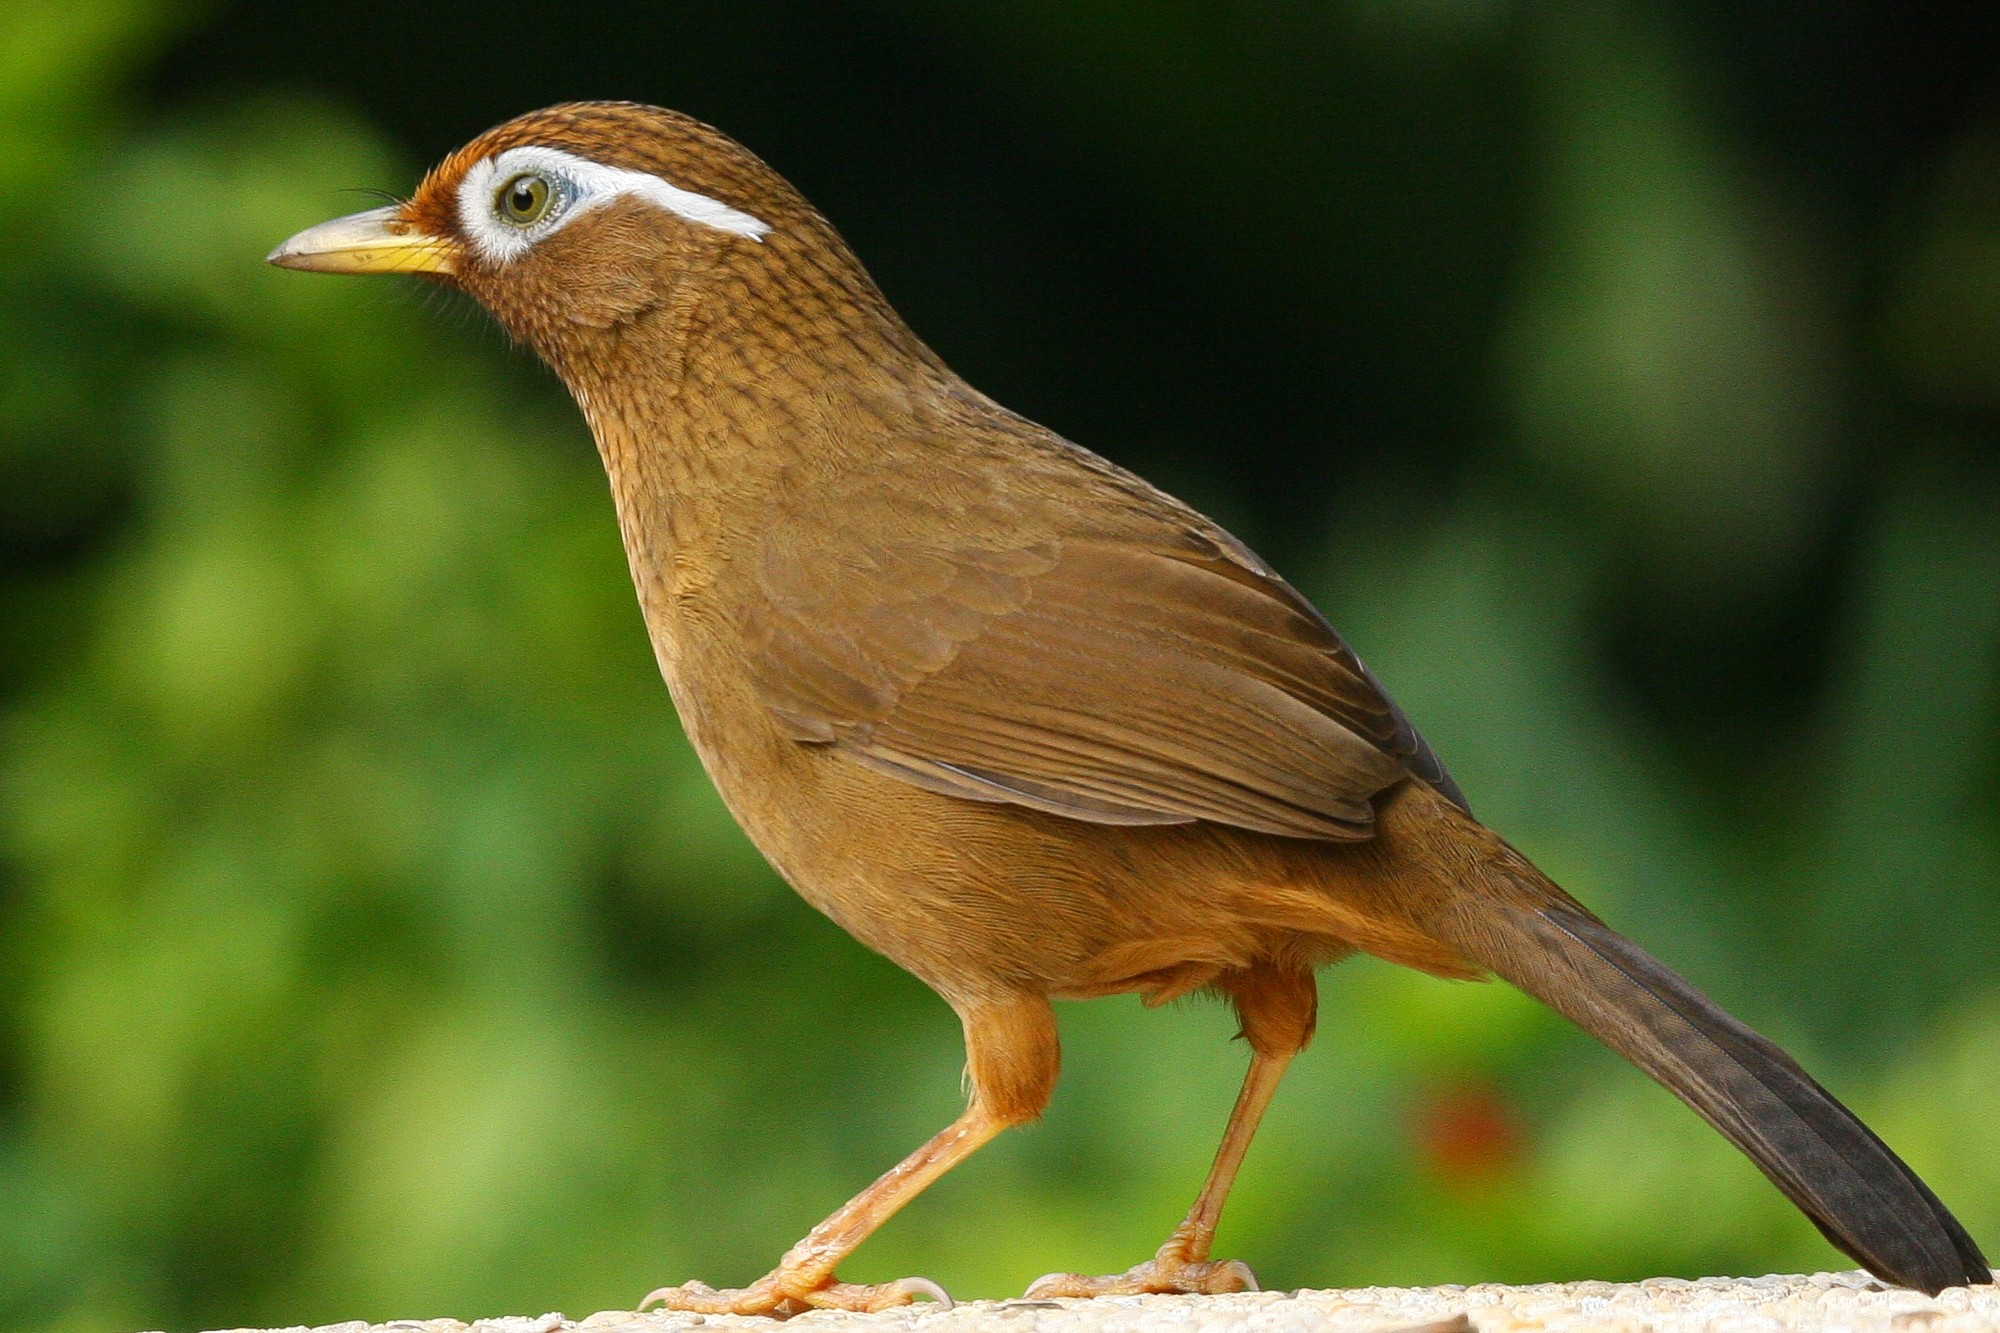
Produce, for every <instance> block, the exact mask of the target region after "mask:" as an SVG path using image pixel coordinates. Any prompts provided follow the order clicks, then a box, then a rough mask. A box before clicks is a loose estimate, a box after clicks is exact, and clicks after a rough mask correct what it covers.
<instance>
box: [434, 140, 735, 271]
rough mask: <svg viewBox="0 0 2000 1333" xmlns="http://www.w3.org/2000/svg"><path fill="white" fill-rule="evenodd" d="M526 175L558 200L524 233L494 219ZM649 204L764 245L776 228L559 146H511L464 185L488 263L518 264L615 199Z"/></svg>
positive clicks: (470, 225) (465, 209)
mask: <svg viewBox="0 0 2000 1333" xmlns="http://www.w3.org/2000/svg"><path fill="white" fill-rule="evenodd" d="M524 171H534V172H539V173H541V174H542V175H543V176H546V177H547V178H548V181H549V186H550V189H551V191H552V193H553V195H554V197H553V198H552V199H551V200H550V201H549V211H548V212H547V214H545V215H544V216H543V217H542V219H541V220H540V221H538V222H535V223H533V224H531V225H529V226H525V227H521V226H515V225H513V224H510V223H506V222H502V221H501V220H500V219H499V218H498V217H496V216H494V212H493V208H494V195H495V193H496V192H497V191H498V190H499V188H500V187H501V186H502V185H504V184H505V183H506V182H508V181H510V180H512V179H513V178H514V177H516V176H518V175H520V174H521V173H522V172H524ZM624 198H631V199H643V200H645V201H646V202H647V203H649V204H652V205H653V206H655V207H656V208H662V209H665V210H666V211H667V212H669V213H672V214H674V215H676V216H677V217H683V218H686V219H687V220H688V221H689V222H697V223H700V224H701V225H702V226H704V227H713V228H715V229H716V230H717V231H726V232H730V233H733V234H734V235H737V236H744V237H748V238H749V239H750V240H753V241H761V240H763V239H764V237H765V236H766V235H768V234H769V232H770V230H771V224H770V223H768V222H765V221H764V220H763V219H762V218H755V217H752V216H750V214H748V213H743V212H739V211H738V210H736V209H734V208H731V207H730V206H729V205H728V204H725V203H723V202H722V201H721V200H720V199H711V198H709V197H708V196H707V195H705V194H696V193H695V192H694V191H692V190H683V189H681V188H680V187H679V186H677V185H671V184H669V183H668V182H667V181H665V180H663V179H661V178H660V177H658V176H655V175H653V174H652V173H651V172H646V171H630V170H627V169H626V168H624V167H607V166H605V165H604V164H603V163H602V162H592V161H591V160H590V159H589V158H587V157H578V156H577V155H576V154H574V153H566V152H564V151H563V150H562V149H560V148H542V147H536V146H528V147H522V148H509V149H508V150H507V151H506V152H504V153H501V154H499V155H498V156H495V157H489V158H484V159H482V160H480V161H478V162H475V163H474V164H473V165H472V169H471V170H469V171H467V172H466V173H465V179H464V180H462V181H460V182H459V185H458V219H459V222H460V224H461V225H463V226H464V228H465V234H466V236H467V237H468V238H469V239H470V240H471V242H472V247H473V249H475V250H477V251H478V252H479V255H480V257H481V258H482V259H485V260H486V261H487V262H489V263H495V264H504V263H506V262H508V261H509V260H514V259H519V258H520V257H521V256H522V255H524V254H526V253H527V252H528V251H529V250H531V249H533V248H534V245H535V243H536V242H537V241H539V240H541V239H542V238H543V237H545V236H548V235H550V234H552V233H554V232H558V231H561V230H562V229H563V228H564V227H566V226H568V225H569V224H570V222H571V221H572V220H574V219H575V218H577V217H580V216H581V215H583V214H584V213H587V212H589V211H590V210H591V209H593V208H600V207H602V206H603V205H605V204H608V203H610V202H611V201H612V200H614V199H624Z"/></svg>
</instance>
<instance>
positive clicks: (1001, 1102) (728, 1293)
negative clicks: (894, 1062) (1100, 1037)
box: [639, 997, 1058, 1318]
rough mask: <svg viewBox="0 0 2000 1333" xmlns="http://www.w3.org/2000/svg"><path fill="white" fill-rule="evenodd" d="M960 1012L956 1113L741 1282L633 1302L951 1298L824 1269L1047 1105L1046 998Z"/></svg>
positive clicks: (800, 1305) (689, 1306)
mask: <svg viewBox="0 0 2000 1333" xmlns="http://www.w3.org/2000/svg"><path fill="white" fill-rule="evenodd" d="M961 1018H962V1019H963V1021H964V1024H965V1047H966V1065H967V1072H968V1073H969V1075H970V1077H971V1081H972V1104H971V1106H970V1107H968V1108H967V1109H966V1112H965V1114H964V1115H962V1116H960V1117H959V1118H958V1119H956V1120H954V1121H953V1122H952V1123H951V1124H950V1125H949V1126H947V1127H946V1128H945V1129H944V1131H943V1132H941V1133H939V1134H938V1135H936V1136H935V1137H934V1138H932V1139H931V1140H930V1141H929V1142H928V1143H926V1144H924V1146H923V1147H921V1148H919V1149H917V1150H916V1151H915V1152H913V1153H911V1154H910V1155H909V1156H908V1157H905V1158H904V1159H903V1160H902V1161H901V1162H899V1163H897V1164H896V1165H895V1166H893V1167H891V1168H889V1170H888V1171H886V1172H884V1173H883V1174H882V1175H881V1176H880V1177H879V1178H878V1179H877V1180H876V1181H875V1183H874V1184H872V1185H870V1186H869V1187H868V1188H867V1189H865V1190H863V1191H861V1193H859V1194H857V1195H855V1196H854V1197H853V1198H852V1199H850V1200H848V1201H847V1203H845V1204H844V1205H842V1206H841V1207H840V1208H839V1209H837V1210H836V1211H835V1212H834V1214H833V1215H832V1216H831V1217H829V1218H827V1219H826V1220H825V1221H824V1222H821V1223H820V1224H819V1225H818V1226H816V1227H814V1228H813V1229H812V1231H811V1232H809V1233H808V1234H807V1235H806V1237H805V1239H804V1240H801V1241H800V1242H799V1243H798V1244H796V1245H794V1246H792V1248H791V1249H789V1250H787V1251H786V1252H785V1257H784V1258H783V1259H781V1260H779V1262H778V1266H777V1267H776V1268H774V1269H773V1270H771V1272H769V1273H768V1274H766V1275H765V1276H764V1277H762V1278H760V1279H758V1280H757V1281H756V1282H754V1283H752V1284H751V1285H750V1286H747V1287H736V1288H731V1289H728V1290H724V1291H717V1290H715V1289H714V1288H713V1287H710V1286H708V1285H706V1284H705V1283H701V1282H689V1283H685V1284H683V1285H681V1286H678V1287H661V1288H660V1289H659V1290H657V1291H654V1292H651V1293H649V1294H648V1295H647V1296H646V1298H645V1299H644V1300H642V1301H640V1302H639V1308H640V1309H642V1310H643V1309H644V1308H646V1307H647V1306H648V1305H651V1304H653V1303H654V1302H656V1301H657V1302H660V1303H661V1304H662V1305H663V1306H664V1307H665V1308H666V1309H669V1310H689V1311H694V1312H697V1313H701V1314H746V1315H775V1316H777V1317H779V1318H784V1317H787V1316H790V1315H794V1314H800V1313H803V1312H804V1311H806V1310H808V1309H814V1308H820V1309H838V1310H864V1311H865V1310H886V1309H888V1308H890V1307H891V1306H896V1305H907V1304H909V1303H910V1302H911V1301H912V1300H914V1299H915V1298H916V1297H917V1296H919V1295H924V1296H929V1297H930V1298H931V1299H933V1300H938V1301H942V1302H943V1303H945V1304H947V1305H949V1304H950V1303H951V1298H950V1297H949V1296H947V1295H945V1293H944V1291H943V1289H942V1288H940V1287H939V1286H938V1285H937V1284H936V1283H935V1282H931V1281H929V1280H927V1279H925V1278H904V1279H903V1280H901V1281H900V1282H885V1283H881V1284H879V1285H874V1286H865V1285H861V1284H858V1283H852V1282H841V1281H838V1280H836V1279H835V1277H834V1269H835V1267H836V1266H838V1265H839V1263H840V1261H841V1260H842V1259H845V1258H846V1257H847V1256H848V1255H849V1254H852V1253H853V1252H854V1250H855V1249H856V1248H857V1247H859V1246H860V1244H861V1242H863V1241H864V1240H867V1239H868V1237H869V1236H871V1235H873V1234H874V1233H875V1231H876V1230H877V1229H878V1228H879V1227H881V1226H882V1224H883V1223H885V1222H887V1221H888V1220H889V1219H890V1218H891V1217H893V1216H895V1215H896V1212H897V1211H898V1210H899V1209H901V1208H902V1206H903V1205H904V1204H906V1203H908V1202H909V1201H910V1200H912V1199H914V1198H916V1197H917V1195H919V1194H921V1193H923V1191H924V1189H925V1188H926V1187H928V1186H929V1185H930V1184H931V1183H932V1182H933V1181H935V1180H937V1179H938V1177H940V1176H942V1175H944V1173H945V1172H947V1171H949V1170H951V1168H952V1167H954V1166H957V1165H958V1164H959V1163H960V1162H962V1161H964V1160H965V1159H966V1158H968V1157H970V1156H972V1154H973V1153H975V1152H977V1151H978V1150H979V1149H980V1147H982V1146H983V1145H985V1144H986V1143H987V1142H989V1141H990V1140H991V1139H992V1138H993V1137H994V1136H995V1135H997V1134H998V1133H999V1132H1000V1131H1001V1130H1003V1129H1006V1128H1007V1127H1008V1126H1010V1125H1018V1124H1021V1123H1022V1122H1024V1121H1028V1120H1033V1119H1034V1118H1035V1117H1036V1116H1038V1115H1040V1114H1041V1112H1042V1109H1043V1108H1044V1107H1046V1106H1047V1105H1048V1099H1049V1094H1050V1092H1051V1091H1052V1090H1053V1089H1054V1087H1055V1078H1056V1066H1057V1061H1058V1048H1057V1043H1056V1029H1055V1016H1054V1015H1053V1014H1052V1013H1050V1011H1049V1006H1048V1001H1046V1000H1044V999H1041V998H1040V997H1033V998H1026V997H1024V998H1021V999H1018V1000H1014V1001H1011V1002H1008V1003H1005V1004H996V1005H987V1006H983V1007H980V1008H976V1009H968V1010H966V1011H964V1012H963V1013H962V1014H961Z"/></svg>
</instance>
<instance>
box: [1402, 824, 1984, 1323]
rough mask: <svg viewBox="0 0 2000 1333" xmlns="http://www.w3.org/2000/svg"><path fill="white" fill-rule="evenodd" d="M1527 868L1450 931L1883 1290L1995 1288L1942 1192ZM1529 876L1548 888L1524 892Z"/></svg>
mask: <svg viewBox="0 0 2000 1333" xmlns="http://www.w3.org/2000/svg"><path fill="white" fill-rule="evenodd" d="M1510 850H1511V849H1510ZM1508 859H1509V860H1513V858H1511V857H1510V858H1508ZM1489 864H1490V863H1489ZM1516 867H1518V869H1519V870H1521V871H1525V872H1526V875H1519V876H1517V875H1516V874H1514V873H1509V874H1508V876H1507V877H1508V878H1509V879H1510V880H1512V881H1514V882H1513V883H1512V884H1510V885H1509V886H1508V888H1509V889H1510V890H1511V891H1510V892H1507V893H1505V894H1504V895H1502V896H1500V898H1499V899H1498V900H1496V899H1495V898H1492V897H1488V896H1486V895H1483V894H1482V895H1480V896H1479V899H1478V901H1477V902H1476V903H1474V902H1472V901H1470V900H1469V898H1460V899H1459V900H1458V902H1457V904H1456V905H1455V906H1454V907H1453V908H1452V909H1451V910H1448V911H1447V912H1446V913H1445V916H1446V917H1447V918H1448V920H1447V921H1445V922H1440V923H1438V924H1439V925H1441V926H1444V927H1445V928H1446V930H1447V931H1448V933H1449V934H1450V935H1451V936H1452V937H1453V942H1454V943H1455V944H1456V945H1457V946H1458V947H1460V948H1461V949H1462V950H1464V951H1465V953H1466V955H1467V956H1468V957H1470V958H1472V959H1473V960H1474V961H1476V962H1478V963H1480V964H1482V965H1484V966H1486V967H1488V968H1490V969H1492V970H1493V971H1494V972H1495V973H1497V974H1498V975H1500V976H1501V977H1504V978H1505V979H1506V980H1508V981H1510V982H1512V983H1513V984H1514V985H1516V986H1518V987H1520V988H1521V989H1522V990H1524V991H1526V992H1527V993H1528V994H1530V995H1532V996H1534V997H1535V998H1536V999H1538V1000H1540V1001H1541V1002H1542V1003H1544V1004H1546V1005H1548V1006H1549V1007H1550V1008H1552V1009H1555V1010H1556V1011H1557V1012H1559V1013H1561V1014H1563V1015H1564V1016H1565V1017H1567V1018H1568V1019H1570V1020H1571V1021H1572V1022H1574V1023H1576V1024H1577V1025H1578V1026H1579V1027H1581V1028H1583V1029H1584V1030H1585V1031H1587V1032H1589V1033H1591V1034H1592V1035H1593V1036H1595V1037H1597V1038H1598V1039H1599V1040H1601V1041H1603V1042H1604V1043H1605V1044H1606V1045H1608V1046H1610V1047H1611V1048H1612V1049H1613V1050H1615V1051H1617V1052H1618V1053H1619V1054H1620V1055H1623V1056H1624V1057H1625V1058H1626V1059H1628V1060H1630V1061H1632V1063H1634V1064H1636V1065H1637V1066H1639V1068H1641V1069H1643V1070H1645V1071H1646V1073H1648V1074H1650V1075H1651V1076H1652V1077H1653V1078H1654V1079H1656V1080H1658V1081H1659V1083H1660V1084H1662V1085H1663V1086H1664V1087H1666V1088H1667V1090H1668V1091H1670V1092H1672V1093H1674V1094H1675V1095H1676V1096H1678V1097H1679V1098H1680V1099H1681V1100H1682V1101H1684V1102H1686V1103H1687V1104H1688V1105H1689V1106H1690V1107H1692V1108H1694V1110H1695V1111H1696V1112H1697V1113H1699V1114H1700V1115H1701V1117H1702V1118H1703V1119H1705V1120H1707V1121H1708V1122H1709V1123H1710V1124H1711V1125H1713V1126H1715V1128H1716V1129H1718V1130H1720V1131H1721V1132H1722V1133H1723V1134H1724V1135H1725V1136H1726V1137H1727V1138H1728V1139H1729V1141H1730V1142H1732V1143H1734V1144H1735V1145H1736V1146H1737V1147H1738V1148H1740V1149H1742V1150H1743V1152H1744V1153H1745V1154H1747V1155H1748V1156H1749V1158H1750V1159H1751V1160H1752V1161H1753V1162H1755V1163H1756V1164H1757V1165H1758V1166H1759V1167H1760V1168H1761V1169H1762V1170H1763V1172H1764V1174H1765V1175H1767V1176H1769V1177H1770V1178H1771V1180H1772V1182H1773V1183H1774V1184H1776V1185H1777V1187H1778V1188H1779V1189H1781V1190H1783V1191H1784V1193H1785V1195H1786V1197H1787V1198H1789V1199H1791V1201H1792V1202H1793V1203H1795V1204H1797V1205H1798V1206H1799V1208H1800V1210H1802V1211H1803V1212H1804V1213H1805V1215H1806V1216H1807V1217H1809V1218H1811V1219H1812V1220H1813V1222H1814V1223H1815V1224H1816V1225H1817V1226H1818V1227H1819V1229H1820V1231H1821V1232H1822V1233H1823V1234H1824V1235H1825V1236H1826V1238H1827V1239H1828V1240H1830V1241H1832V1242H1833V1244H1834V1245H1836V1246H1838V1247H1839V1248H1840V1249H1841V1250H1843V1251H1845V1252H1846V1253H1847V1254H1849V1255H1852V1256H1853V1257H1854V1258H1855V1259H1856V1260H1858V1261H1859V1262H1860V1263H1861V1264H1862V1265H1863V1266H1864V1267H1866V1268H1867V1269H1868V1270H1869V1271H1870V1272H1872V1273H1874V1274H1875V1275H1876V1276H1877V1277H1880V1278H1882V1279H1883V1280H1884V1281H1887V1282H1893V1283H1895V1284H1897V1285H1899V1286H1905V1287H1914V1288H1916V1289H1918V1290H1920V1291H1926V1292H1930V1293H1932V1294H1933V1295H1934V1294H1936V1293H1937V1292H1939V1291H1941V1290H1943V1289H1944V1288H1946V1287H1955V1286H1963V1285H1966V1284H1968V1283H1987V1282H1991V1281H1993V1280H1994V1279H1993V1272H1992V1269H1991V1267H1990V1266H1989V1265H1988V1264H1987V1262H1986V1259H1985V1257H1984V1256H1983V1255H1981V1254H1980V1252H1979V1247H1978V1246H1977V1245H1975V1244H1974V1243H1973V1240H1972V1237H1970V1236H1969V1235H1967V1234H1966V1231H1965V1228H1964V1227H1962V1226H1960V1225H1959V1222H1958V1219H1957V1218H1955V1217H1953V1216H1952V1215H1951V1213H1950V1212H1949V1211H1948V1210H1947V1209H1946V1208H1945V1206H1944V1205H1943V1204H1942V1203H1940V1202H1938V1198H1937V1196H1936V1195H1935V1194H1933V1193H1932V1192H1931V1190H1930V1188H1929V1187H1928V1186H1927V1185H1925V1184H1924V1182H1923V1181H1921V1180H1919V1179H1918V1178H1917V1175H1916V1173H1915V1172H1913V1171H1911V1170H1910V1168H1909V1167H1907V1166H1905V1165H1904V1164H1903V1162H1902V1159H1900V1158H1898V1157H1897V1156H1896V1154H1895V1153H1893V1152H1891V1151H1890V1150H1889V1148H1888V1147H1887V1146H1886V1145H1885V1144H1884V1143H1883V1142H1882V1140H1881V1139H1879V1138H1877V1137H1876V1136H1875V1134H1874V1132H1873V1131H1871V1130H1870V1129H1869V1128H1868V1127H1867V1126H1866V1125H1864V1124H1862V1123H1861V1121H1860V1120H1858V1119H1856V1118H1855V1116H1854V1114H1853V1113H1852V1112H1850V1111H1849V1110H1848V1109H1847V1108H1846V1107H1844V1106H1842V1105H1841V1104H1840V1103H1839V1102H1838V1101H1836V1100H1835V1099H1834V1097H1833V1095H1832V1094H1831V1093H1829V1092H1827V1090H1826V1089H1825V1088H1822V1087H1821V1086H1820V1085H1819V1084H1818V1083H1816V1082H1814V1081H1813V1079H1812V1078H1811V1076H1809V1075H1808V1074H1807V1073H1806V1072H1805V1071H1804V1070H1802V1069H1800V1068H1799V1066H1798V1065H1797V1064H1796V1063H1795V1062H1794V1061H1793V1060H1792V1058H1791V1057H1790V1056H1788V1055H1786V1054H1785V1053H1784V1052H1783V1051H1782V1050H1780V1049H1778V1047H1777V1046H1775V1045H1774V1044H1772V1043H1771V1042H1769V1041H1767V1040H1766V1039H1764V1038H1763V1037H1760V1036H1758V1035H1757V1034H1756V1033H1755V1032H1752V1031H1751V1030H1750V1029H1749V1028H1747V1027H1745V1026H1744V1025H1743V1024H1741V1023H1739V1022H1737V1021H1736V1020H1735V1019H1734V1018H1732V1017H1730V1016H1729V1015H1728V1014H1726V1013H1724V1012H1723V1011H1722V1010H1721V1009H1720V1008H1719V1007H1717V1006H1716V1004H1715V1003H1714V1002H1713V1001H1711V1000H1710V999H1709V998H1708V997H1707V996H1705V995H1703V994H1702V993H1701V992H1700V991H1698V990H1696V989H1695V988H1694V987H1693V986H1691V985H1689V984H1688V983H1687V982H1686V981H1684V980H1682V979H1681V978H1680V977H1679V976H1677V975H1675V974H1674V973H1673V972H1672V971H1670V970H1668V969H1667V968H1666V967H1665V966H1663V965H1662V964H1661V963H1660V962H1659V961H1658V960H1656V959H1654V958H1653V957H1652V956H1651V955H1649V954H1647V953H1646V952H1645V951H1644V950H1643V949H1641V948H1639V946H1637V945H1636V944H1634V943H1632V942H1631V941H1630V940H1628V939H1626V938H1625V937H1624V936H1622V935H1619V934H1618V933H1617V932H1615V931H1613V930H1612V929H1611V928H1610V927H1608V926H1606V925H1604V924H1603V923H1602V922H1600V921H1598V920H1597V919H1596V918H1595V917H1593V916H1591V915H1590V914H1589V913H1588V912H1587V911H1585V910H1584V909H1583V908H1581V907H1578V906H1576V905H1575V904H1574V901H1573V900H1572V899H1570V898H1569V897H1568V896H1567V895H1566V894H1564V893H1562V891H1561V890H1560V889H1557V888H1556V887H1555V886H1554V885H1553V884H1549V883H1548V881H1547V880H1545V879H1542V878H1541V876H1540V873H1539V872H1537V871H1535V870H1534V869H1533V868H1532V867H1531V866H1528V865H1527V863H1526V862H1525V861H1516V862H1514V864H1513V865H1510V866H1509V867H1508V870H1509V871H1510V872H1511V871H1514V870H1515V869H1516ZM1527 876H1533V877H1534V879H1535V880H1537V881H1539V883H1523V882H1521V881H1522V880H1523V879H1526V878H1527ZM1523 891H1526V892H1523ZM1523 898H1528V899H1530V901H1527V902H1523V901H1521V899H1523ZM1534 899H1540V901H1539V902H1535V901H1532V900H1534Z"/></svg>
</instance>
